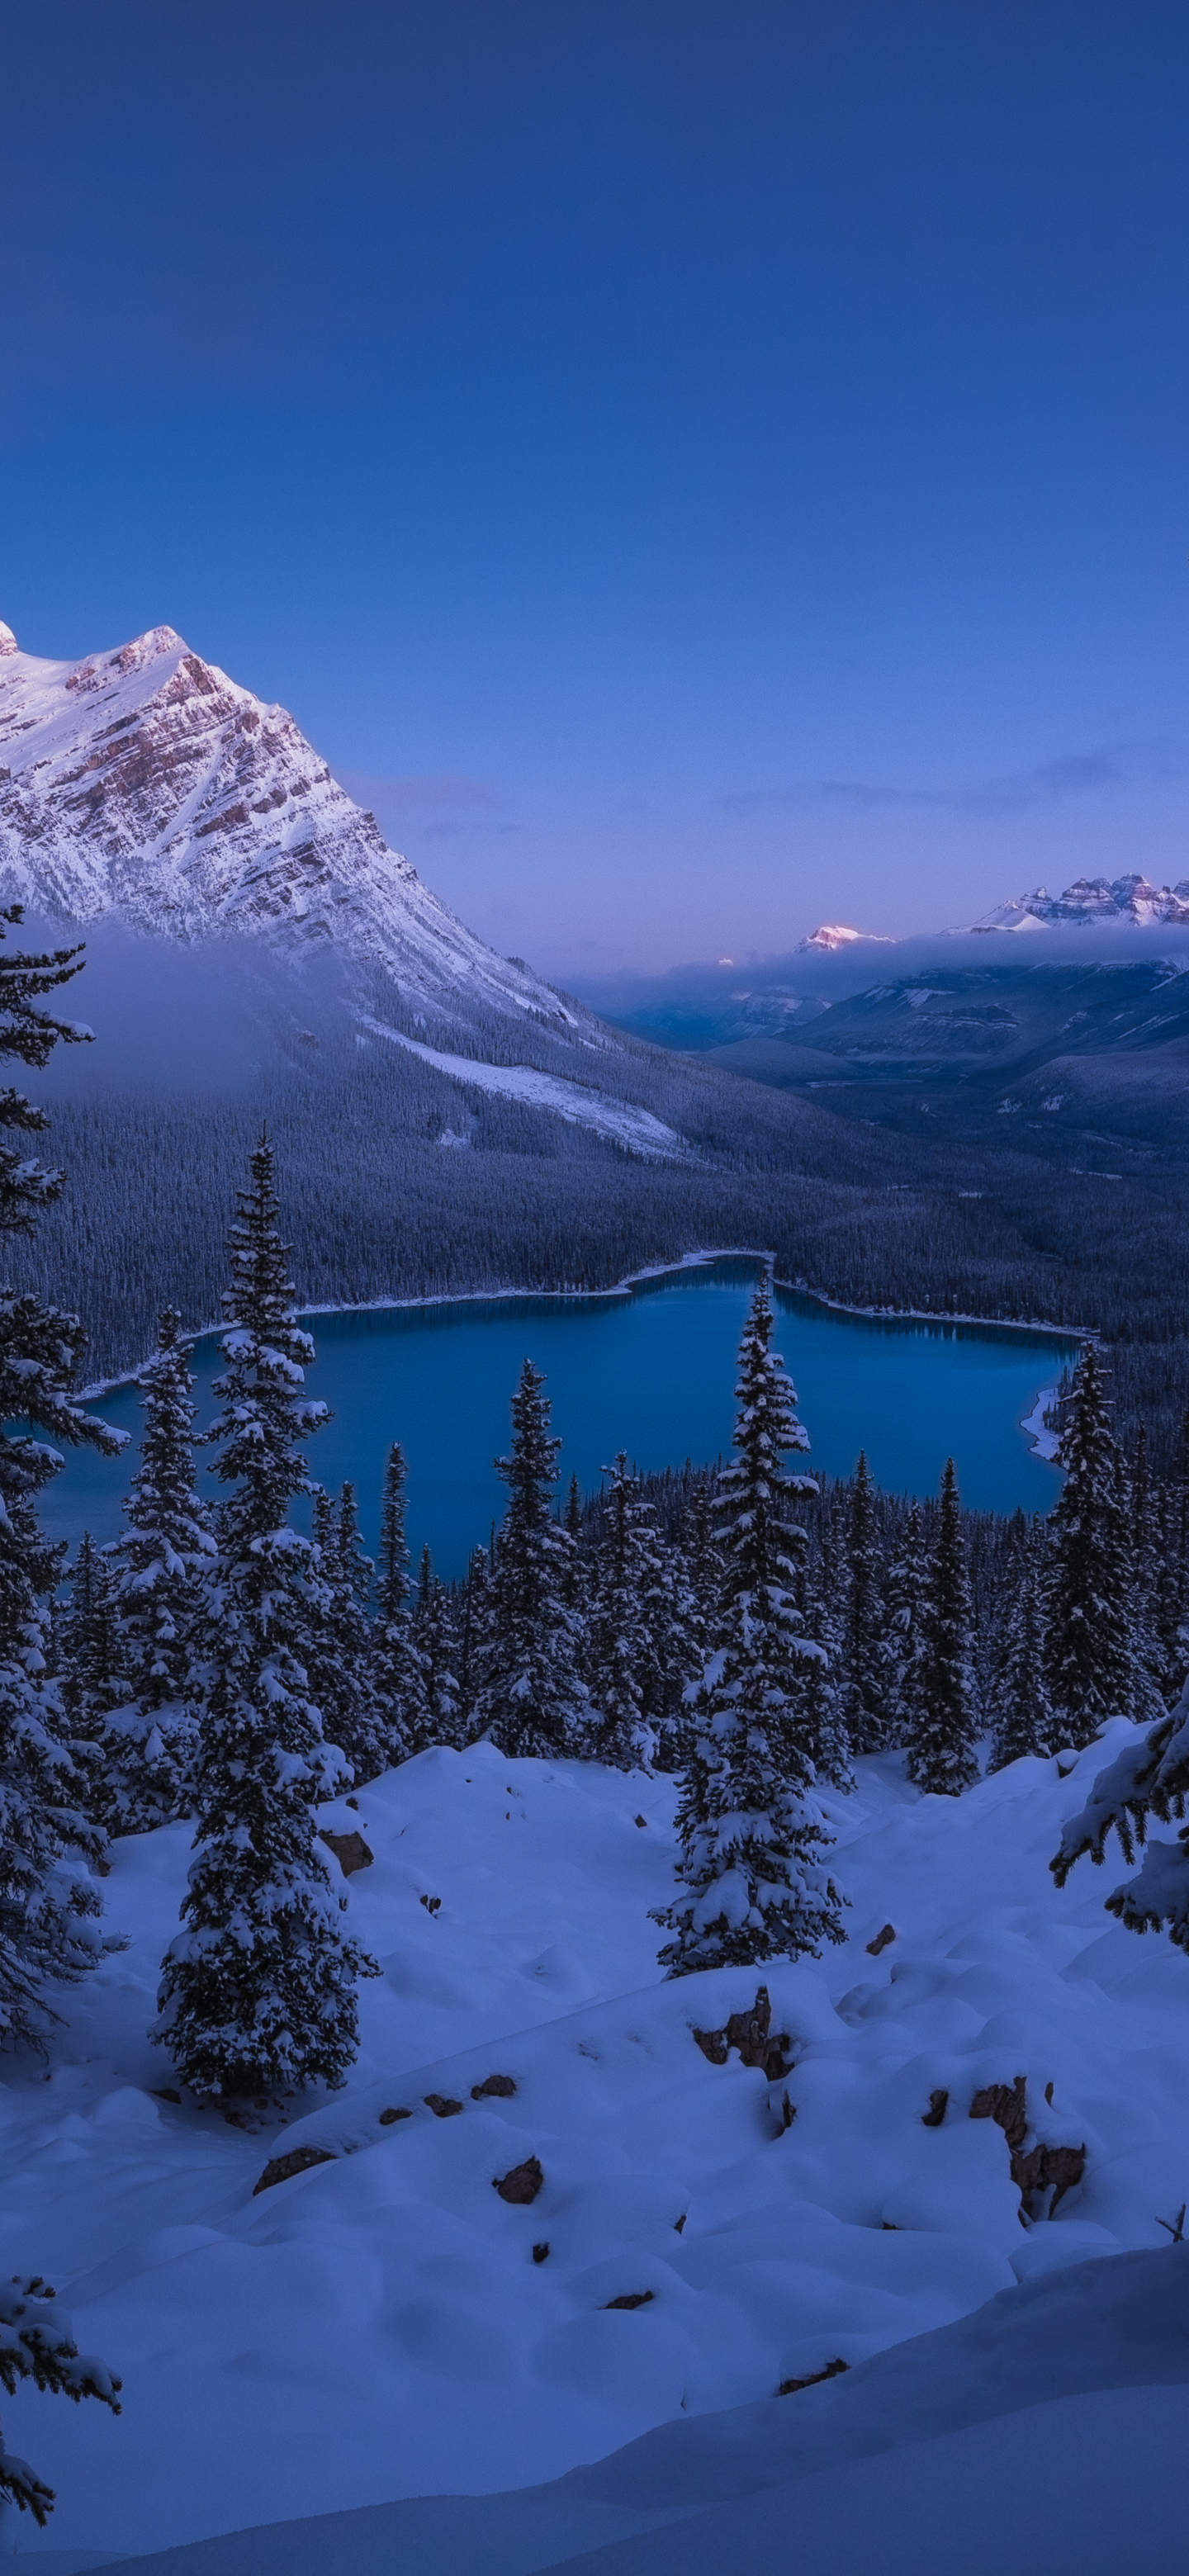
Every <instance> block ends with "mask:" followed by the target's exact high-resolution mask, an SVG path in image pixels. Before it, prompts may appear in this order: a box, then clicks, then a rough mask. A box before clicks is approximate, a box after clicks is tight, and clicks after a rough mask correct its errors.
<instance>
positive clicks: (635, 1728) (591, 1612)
mask: <svg viewBox="0 0 1189 2576" xmlns="http://www.w3.org/2000/svg"><path fill="white" fill-rule="evenodd" d="M603 1474H604V1476H606V1477H607V1478H608V1479H609V1482H608V1486H607V1492H606V1495H605V1498H604V1518H603V1527H602V1532H601V1535H600V1538H599V1542H598V1546H597V1548H596V1551H595V1561H594V1580H593V1585H592V1589H591V1598H590V1602H589V1605H588V1609H587V1617H586V1629H585V1649H586V1674H587V1680H588V1682H589V1684H590V1687H591V1696H592V1699H593V1701H594V1710H593V1712H592V1723H591V1732H590V1739H589V1749H590V1753H591V1755H592V1757H593V1758H594V1760H595V1761H598V1762H606V1763H609V1764H610V1765H611V1767H612V1768H613V1769H614V1770H617V1771H634V1770H636V1769H637V1768H638V1767H639V1765H640V1764H641V1763H643V1762H645V1761H646V1760H647V1758H648V1756H649V1754H650V1753H651V1750H652V1738H651V1734H650V1733H649V1732H648V1731H647V1730H646V1728H645V1724H644V1714H643V1711H644V1681H645V1675H646V1672H647V1668H648V1663H649V1661H650V1642H651V1641H650V1639H649V1636H648V1632H647V1630H646V1628H645V1624H644V1605H643V1601H642V1599H641V1586H642V1575H643V1565H642V1555H643V1550H642V1546H641V1539H642V1518H641V1515H642V1513H643V1511H644V1509H645V1508H646V1507H645V1506H643V1505H642V1504H641V1502H640V1486H639V1480H638V1478H637V1477H635V1476H633V1475H632V1473H631V1471H630V1469H629V1467H628V1461H627V1453H626V1451H625V1450H623V1449H621V1450H620V1451H619V1452H618V1455H617V1456H616V1459H615V1462H614V1464H613V1465H612V1466H610V1467H604V1469H603ZM649 1518H651V1515H649Z"/></svg>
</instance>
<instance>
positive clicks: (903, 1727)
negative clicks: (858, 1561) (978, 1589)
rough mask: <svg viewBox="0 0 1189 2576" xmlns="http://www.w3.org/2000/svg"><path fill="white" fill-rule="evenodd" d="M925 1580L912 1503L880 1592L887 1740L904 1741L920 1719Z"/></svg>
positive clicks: (915, 1509) (917, 1509)
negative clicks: (882, 1600)
mask: <svg viewBox="0 0 1189 2576" xmlns="http://www.w3.org/2000/svg"><path fill="white" fill-rule="evenodd" d="M928 1579H929V1578H928V1564H927V1559H926V1550H925V1534H924V1529H923V1527H922V1523H921V1507H920V1504H919V1503H915V1502H914V1503H912V1504H910V1506H909V1510H908V1516H907V1519H906V1521H905V1523H904V1528H903V1531H902V1533H901V1538H900V1545H899V1547H898V1549H897V1551H896V1554H895V1556H894V1557H893V1560H892V1563H891V1565H890V1566H889V1568H888V1575H887V1583H886V1586H885V1594H884V1633H883V1651H884V1658H885V1664H886V1670H887V1679H886V1683H885V1688H886V1693H887V1705H888V1711H889V1717H888V1737H887V1740H888V1742H889V1743H890V1744H907V1743H908V1742H909V1740H910V1738H911V1737H912V1736H913V1735H914V1734H915V1732H916V1729H917V1726H918V1725H919V1723H920V1717H921V1698H920V1674H921V1658H922V1654H923V1650H924V1632H923V1622H924V1609H925V1593H926V1589H927V1586H928Z"/></svg>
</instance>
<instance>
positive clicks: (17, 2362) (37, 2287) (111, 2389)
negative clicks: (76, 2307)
mask: <svg viewBox="0 0 1189 2576" xmlns="http://www.w3.org/2000/svg"><path fill="white" fill-rule="evenodd" d="M57 2297H58V2293H57V2291H56V2290H54V2289H51V2287H50V2284H49V2282H48V2281H45V2280H43V2279H42V2277H41V2274H40V2273H39V2272H35V2273H33V2274H32V2275H31V2276H30V2275H29V2274H27V2273H26V2274H20V2273H18V2274H17V2275H16V2277H15V2278H14V2279H13V2280H11V2281H6V2282H5V2284H4V2286H3V2289H0V2380H3V2383H4V2386H5V2388H6V2389H7V2391H8V2394H9V2396H10V2397H13V2396H15V2394H16V2391H17V2389H18V2387H19V2386H20V2384H21V2382H22V2381H29V2380H31V2381H32V2384H33V2386H34V2387H35V2388H40V2389H44V2390H47V2391H48V2392H49V2394H50V2395H51V2396H53V2397H72V2398H73V2399H74V2402H75V2404H76V2405H79V2404H81V2402H82V2400H83V2398H84V2397H98V2398H99V2400H100V2402H101V2404H103V2405H104V2406H107V2407H109V2408H110V2410H111V2412H112V2414H113V2415H118V2414H119V2412H120V2403H119V2395H120V2389H121V2387H122V2385H123V2382H122V2381H121V2380H119V2379H117V2378H116V2377H115V2376H114V2374H113V2373H112V2372H111V2371H110V2370H108V2368H107V2366H106V2364H105V2363H104V2362H102V2361H100V2360H99V2359H98V2358H97V2356H96V2355H95V2354H94V2353H80V2351H79V2348H78V2345H77V2344H76V2342H75V2340H74V2333H73V2329H72V2327H71V2323H70V2319H69V2317H68V2316H65V2315H64V2314H63V2312H62V2310H61V2308H60V2307H59V2306H58V2305H57ZM0 2499H3V2500H4V2501H5V2502H6V2503H9V2504H15V2505H17V2506H19V2508H20V2511H21V2512H22V2513H31V2514H32V2516H33V2520H34V2522H35V2523H36V2525H37V2528H38V2530H39V2531H44V2529H45V2526H46V2523H47V2521H48V2520H49V2517H50V2515H51V2513H52V2512H53V2509H54V2504H55V2501H56V2498H55V2495H54V2490H53V2488H52V2487H47V2485H46V2484H45V2481H44V2479H42V2478H39V2477H38V2476H37V2475H36V2472H35V2471H34V2470H33V2469H31V2468H30V2466H29V2463H28V2461H27V2460H19V2459H18V2458H17V2457H16V2454H15V2452H13V2451H10V2450H9V2449H8V2447H7V2444H6V2443H5V2442H4V2441H3V2439H0Z"/></svg>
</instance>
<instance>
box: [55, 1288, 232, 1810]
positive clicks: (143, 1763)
mask: <svg viewBox="0 0 1189 2576" xmlns="http://www.w3.org/2000/svg"><path fill="white" fill-rule="evenodd" d="M181 1320H182V1319H181V1316H180V1315H179V1314H178V1313H177V1310H176V1308H174V1307H166V1309H165V1311H164V1312H163V1313H162V1315H161V1316H160V1318H159V1320H158V1325H157V1348H156V1351H155V1353H154V1355H153V1357H152V1359H151V1360H149V1361H147V1362H146V1364H145V1366H144V1368H143V1369H142V1370H141V1372H140V1377H139V1385H140V1389H141V1402H142V1406H143V1411H144V1429H143V1432H142V1434H141V1450H140V1465H139V1467H138V1468H137V1471H136V1474H135V1475H134V1476H133V1478H132V1482H131V1485H130V1487H129V1491H128V1498H127V1500H126V1502H125V1504H124V1511H125V1515H126V1518H127V1521H128V1528H127V1530H126V1531H125V1533H124V1536H123V1537H122V1538H120V1539H117V1540H115V1542H114V1543H113V1545H112V1546H111V1547H109V1548H107V1549H105V1551H104V1559H103V1563H104V1565H105V1566H107V1567H109V1568H110V1576H109V1577H107V1578H105V1579H106V1580H108V1582H109V1586H110V1608H111V1615H112V1618H113V1621H114V1625H115V1629H116V1632H117V1638H118V1651H117V1657H116V1664H115V1669H116V1670H118V1674H119V1677H120V1681H121V1683H122V1685H123V1689H122V1695H121V1696H119V1697H116V1698H113V1697H112V1695H111V1690H110V1688H108V1689H107V1691H106V1696H105V1697H104V1699H103V1701H102V1716H103V1722H102V1725H101V1726H100V1727H97V1728H94V1729H93V1730H91V1731H93V1732H94V1733H95V1734H96V1739H97V1742H98V1744H99V1748H100V1758H101V1766H102V1778H103V1797H104V1804H103V1805H102V1806H101V1808H100V1810H99V1813H100V1821H101V1822H102V1823H104V1824H106V1826H107V1828H108V1831H109V1832H110V1833H113V1834H116V1833H119V1834H127V1833H143V1832H146V1831H147V1830H148V1829H149V1828H150V1827H151V1826H153V1825H160V1824H165V1823H167V1822H168V1821H169V1820H170V1819H171V1818H172V1817H175V1816H183V1815H188V1814H189V1812H190V1804H191V1797H192V1771H193V1763H194V1753H195V1742H196V1734H195V1716H194V1705H193V1697H194V1695H193V1691H192V1688H191V1678H190V1665H191V1648H192V1641H193V1637H194V1632H195V1629H196V1626H197V1624H198V1620H199V1616H200V1610H201V1603H202V1595H203V1586H204V1583H205V1580H206V1578H207V1576H208V1575H209V1574H210V1572H211V1570H212V1567H213V1563H214V1559H215V1555H216V1547H215V1540H214V1536H213V1533H212V1530H211V1526H210V1513H209V1510H208V1508H207V1505H206V1504H205V1502H204V1501H203V1499H202V1497H201V1495H200V1494H199V1492H198V1489H197V1486H196V1483H195V1476H194V1450H195V1445H196V1444H195V1435H194V1413H195V1406H194V1380H193V1375H192V1372H191V1368H190V1352H191V1347H192V1346H191V1344H190V1343H188V1342H187V1341H185V1340H183V1338H182V1333H181ZM76 1590H77V1581H76ZM90 1705H91V1709H92V1711H93V1712H94V1713H95V1714H96V1715H97V1714H99V1711H100V1706H101V1703H100V1702H99V1700H97V1698H96V1697H95V1695H94V1692H92V1695H91V1702H90Z"/></svg>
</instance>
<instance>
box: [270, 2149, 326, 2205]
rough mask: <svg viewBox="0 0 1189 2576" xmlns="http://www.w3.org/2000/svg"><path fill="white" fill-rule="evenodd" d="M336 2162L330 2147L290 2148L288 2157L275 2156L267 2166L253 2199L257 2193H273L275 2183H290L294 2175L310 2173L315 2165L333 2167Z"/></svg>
mask: <svg viewBox="0 0 1189 2576" xmlns="http://www.w3.org/2000/svg"><path fill="white" fill-rule="evenodd" d="M334 2161H335V2158H334V2154H333V2151H332V2149H331V2148H330V2147H290V2149H289V2153H288V2155H286V2156H273V2158H272V2160H271V2162H270V2163H268V2164H266V2166H265V2168H264V2171H263V2173H262V2174H261V2177H260V2180H259V2182H258V2183H256V2184H255V2185H254V2187H253V2191H252V2198H253V2200H255V2198H256V2194H257V2192H260V2191H271V2190H272V2187H273V2184H274V2183H275V2182H288V2181H289V2180H290V2178H291V2176H292V2175H293V2174H300V2173H309V2171H310V2169H311V2167H312V2166H313V2165H332V2164H333V2163H334Z"/></svg>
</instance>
